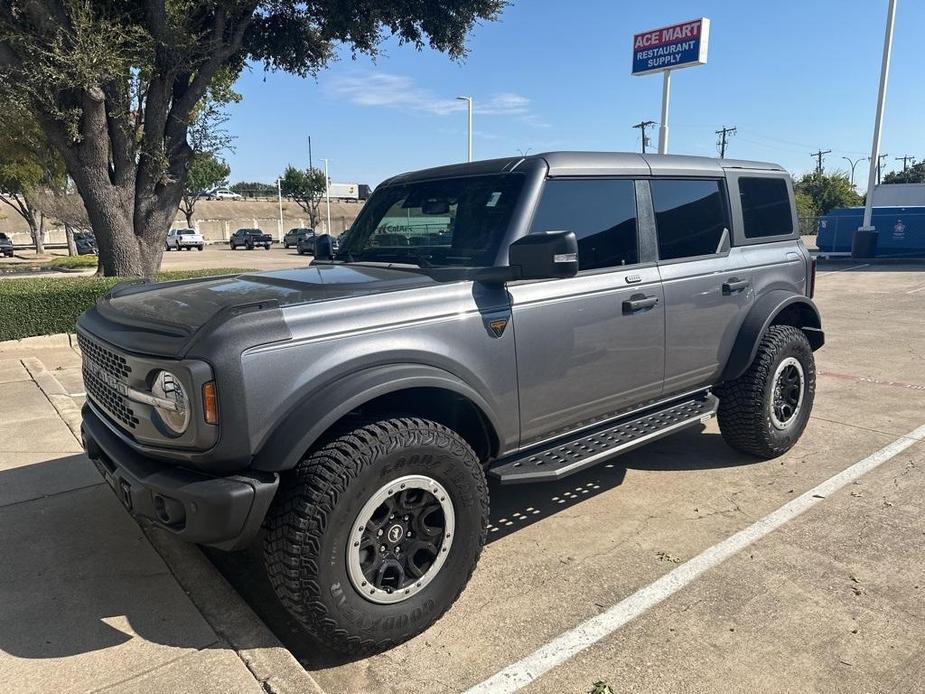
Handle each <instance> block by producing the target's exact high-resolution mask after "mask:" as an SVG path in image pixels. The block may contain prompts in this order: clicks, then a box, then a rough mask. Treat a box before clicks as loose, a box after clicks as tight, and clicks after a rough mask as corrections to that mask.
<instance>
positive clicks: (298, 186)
mask: <svg viewBox="0 0 925 694" xmlns="http://www.w3.org/2000/svg"><path fill="white" fill-rule="evenodd" d="M326 184H327V181H326V180H325V177H324V171H321V170H320V169H297V168H295V167H294V166H292V165H291V164H290V165H289V166H287V167H286V170H285V171H284V172H283V175H282V178H281V179H280V186H281V188H282V192H283V195H285V196H286V197H287V198H292V199H293V200H295V201H296V202H297V203H298V204H299V207H301V208H302V209H303V210H305V212H306V214H307V215H308V219H309V221H310V223H311V225H312V229H317V228H318V206H319V205H320V204H321V199H322V198H323V197H324V192H325V190H326V188H327V185H326Z"/></svg>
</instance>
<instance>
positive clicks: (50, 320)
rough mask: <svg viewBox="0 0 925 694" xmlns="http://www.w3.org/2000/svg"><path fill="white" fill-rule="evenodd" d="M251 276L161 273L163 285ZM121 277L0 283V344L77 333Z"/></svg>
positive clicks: (237, 271)
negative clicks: (83, 317) (82, 316)
mask: <svg viewBox="0 0 925 694" xmlns="http://www.w3.org/2000/svg"><path fill="white" fill-rule="evenodd" d="M242 272H249V270H246V269H241V268H219V269H212V270H189V271H172V272H162V273H160V274H158V275H157V277H156V278H155V279H157V280H158V281H160V282H166V281H168V280H178V279H187V278H190V277H209V276H211V275H228V274H240V273H242ZM124 281H126V280H125V278H121V277H28V278H15V279H0V341H2V340H19V339H22V338H24V337H31V336H33V335H51V334H53V333H68V332H74V327H75V325H76V324H77V318H78V317H79V316H80V314H81V313H83V312H84V311H86V310H87V309H88V308H90V307H91V306H93V304H94V303H96V300H97V298H98V297H99V296H100V295H101V294H103V293H104V292H106V291H107V290H108V289H110V288H111V287H113V286H114V285H116V284H118V283H119V282H124Z"/></svg>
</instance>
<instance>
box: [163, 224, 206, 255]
mask: <svg viewBox="0 0 925 694" xmlns="http://www.w3.org/2000/svg"><path fill="white" fill-rule="evenodd" d="M204 247H205V240H204V239H203V238H202V234H200V233H199V232H198V231H196V230H195V229H171V230H170V231H169V232H168V233H167V240H166V241H165V242H164V249H165V250H168V251H173V250H177V251H180V250H183V249H184V248H185V249H186V250H192V249H193V248H198V249H199V250H200V251H201V250H202V249H203V248H204Z"/></svg>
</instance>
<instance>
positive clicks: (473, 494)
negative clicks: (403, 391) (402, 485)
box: [264, 418, 488, 654]
mask: <svg viewBox="0 0 925 694" xmlns="http://www.w3.org/2000/svg"><path fill="white" fill-rule="evenodd" d="M413 474H419V475H426V476H428V477H430V478H432V479H434V480H436V481H438V482H439V483H440V484H441V485H442V486H443V487H444V488H445V489H446V490H447V492H448V493H449V496H450V499H451V501H452V504H453V508H454V513H455V530H454V536H453V541H452V544H451V545H450V548H449V554H448V555H447V558H446V561H445V563H444V564H443V566H442V567H441V568H440V569H439V571H438V573H437V574H436V575H435V577H434V578H433V580H432V581H431V582H430V583H429V584H427V585H426V586H425V587H423V588H422V589H420V591H419V592H418V593H416V594H413V595H411V596H410V597H408V598H406V599H404V600H403V601H401V602H396V603H390V604H381V603H376V602H371V601H369V600H367V599H366V598H365V597H363V595H361V594H360V593H359V592H358V591H357V589H355V588H354V586H353V584H352V583H351V581H350V578H349V575H348V569H347V551H348V542H349V539H350V537H351V533H352V532H353V530H354V528H353V525H354V523H355V520H356V518H357V515H358V513H359V512H360V509H361V508H362V507H363V505H364V504H365V503H366V502H367V500H368V499H369V498H370V497H371V496H372V495H373V494H374V493H375V491H376V490H378V489H380V488H381V487H382V486H383V485H387V484H388V483H389V482H390V481H392V480H395V479H397V478H399V477H402V476H405V475H413ZM265 526H266V534H265V538H264V560H265V563H266V568H267V574H268V576H269V578H270V582H271V584H272V585H273V588H274V590H275V592H276V595H277V596H278V598H279V600H280V602H281V603H282V604H283V606H284V607H286V609H287V610H288V611H289V612H290V613H291V614H292V615H293V616H294V617H295V618H296V620H298V622H299V623H300V624H301V625H302V626H303V627H304V628H305V629H306V630H307V631H308V633H309V634H310V635H311V636H314V637H315V638H316V639H317V640H318V641H320V642H322V643H324V644H325V645H327V646H328V647H331V648H333V649H335V650H337V651H340V652H343V653H350V654H359V653H372V652H378V651H382V650H385V649H386V648H390V647H392V646H394V645H396V644H398V643H401V642H403V641H406V640H407V639H409V638H411V637H413V636H415V635H417V634H419V633H421V632H422V631H424V630H425V629H427V628H428V627H429V626H430V625H431V624H433V623H434V622H435V621H437V619H439V618H440V617H441V616H442V615H443V613H444V612H446V610H447V609H449V607H450V606H451V605H452V604H453V603H454V602H455V601H456V599H457V598H458V597H459V594H460V593H461V592H462V590H463V588H464V587H465V585H466V583H467V582H468V580H469V577H470V576H471V575H472V572H473V571H474V570H475V565H476V563H477V562H478V558H479V555H480V554H481V551H482V546H483V545H484V544H485V538H486V533H487V526H488V490H487V486H486V482H485V475H484V472H483V470H482V466H481V464H480V463H479V461H478V459H477V458H476V455H475V453H474V452H473V451H472V449H471V448H470V447H469V445H468V444H467V443H466V442H465V440H463V439H462V437H460V436H459V435H458V434H456V433H455V432H454V431H451V430H450V429H448V428H446V427H445V426H443V425H441V424H437V423H436V422H432V421H429V420H425V419H418V418H395V419H386V420H381V421H377V422H373V423H370V424H366V425H363V426H358V427H357V428H355V429H352V430H350V431H346V432H344V433H342V434H340V435H338V436H336V437H333V438H331V439H329V440H328V441H327V442H326V443H324V444H323V445H321V446H319V447H317V448H316V449H315V450H314V451H312V452H311V453H309V455H308V456H307V457H306V458H305V459H304V460H302V461H301V462H300V463H299V465H297V466H296V468H295V469H294V470H292V471H290V472H289V473H287V474H286V476H284V478H283V479H282V480H281V483H280V490H279V492H278V493H277V497H276V499H275V501H274V504H273V506H272V508H271V509H270V512H269V514H268V516H267V520H266V522H265Z"/></svg>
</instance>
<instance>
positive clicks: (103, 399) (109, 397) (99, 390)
mask: <svg viewBox="0 0 925 694" xmlns="http://www.w3.org/2000/svg"><path fill="white" fill-rule="evenodd" d="M83 377H84V387H85V388H86V389H87V394H88V395H89V396H90V397H91V398H93V400H95V401H96V402H97V403H99V404H100V405H102V406H103V407H104V408H106V410H107V411H108V412H109V413H110V414H111V415H112V416H114V417H115V418H116V419H118V420H119V421H120V422H122V423H123V424H124V425H125V426H127V427H128V428H129V429H134V428H135V427H136V426H138V417H136V416H135V411H134V410H133V409H132V408H131V407H129V405H128V402H127V401H126V400H125V398H124V397H122V395H121V394H120V393H119V392H118V391H117V390H115V389H114V388H113V387H112V386H110V385H109V384H108V383H105V382H104V381H103V380H102V379H100V378H99V377H98V376H97V375H96V374H95V373H93V372H92V371H91V370H90V369H88V368H87V367H86V366H84V367H83Z"/></svg>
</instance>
